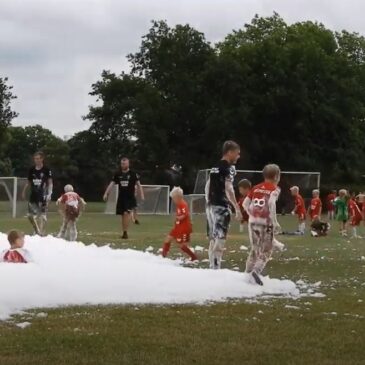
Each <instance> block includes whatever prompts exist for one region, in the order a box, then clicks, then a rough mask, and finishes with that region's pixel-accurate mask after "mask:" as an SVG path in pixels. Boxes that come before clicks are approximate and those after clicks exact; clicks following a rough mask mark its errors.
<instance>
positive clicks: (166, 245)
mask: <svg viewBox="0 0 365 365" xmlns="http://www.w3.org/2000/svg"><path fill="white" fill-rule="evenodd" d="M170 247H171V243H169V242H165V243H164V244H163V247H162V256H163V257H166V256H167V254H168V253H169V251H170Z"/></svg>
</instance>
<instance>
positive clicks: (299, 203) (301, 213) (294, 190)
mask: <svg viewBox="0 0 365 365" xmlns="http://www.w3.org/2000/svg"><path fill="white" fill-rule="evenodd" d="M290 192H291V195H292V196H293V197H294V203H295V207H294V210H293V211H292V213H291V214H292V215H295V214H296V215H297V216H298V230H297V233H298V234H300V235H304V232H305V216H306V210H305V203H304V199H303V197H302V196H301V195H300V193H299V187H298V186H292V187H291V188H290Z"/></svg>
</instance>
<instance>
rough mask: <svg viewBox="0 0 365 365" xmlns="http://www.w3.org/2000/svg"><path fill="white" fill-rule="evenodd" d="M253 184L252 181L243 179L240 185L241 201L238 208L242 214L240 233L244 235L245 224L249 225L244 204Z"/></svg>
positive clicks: (239, 200)
mask: <svg viewBox="0 0 365 365" xmlns="http://www.w3.org/2000/svg"><path fill="white" fill-rule="evenodd" d="M251 187H252V184H251V181H249V180H247V179H243V180H241V181H240V182H239V183H238V192H239V195H240V196H239V199H238V206H239V207H240V210H241V214H242V220H241V222H240V232H241V233H242V232H243V231H244V224H245V223H248V218H249V217H248V214H247V212H246V211H245V210H244V208H243V202H244V200H245V198H246V196H247V194H248V192H249V191H250V190H251Z"/></svg>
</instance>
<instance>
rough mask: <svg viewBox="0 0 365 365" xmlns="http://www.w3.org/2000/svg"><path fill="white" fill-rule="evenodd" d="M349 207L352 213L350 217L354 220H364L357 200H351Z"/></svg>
mask: <svg viewBox="0 0 365 365" xmlns="http://www.w3.org/2000/svg"><path fill="white" fill-rule="evenodd" d="M348 207H349V213H350V217H351V218H353V217H355V218H357V219H360V220H361V219H362V214H361V210H360V208H359V206H358V205H357V203H356V202H355V200H353V199H350V200H349V203H348Z"/></svg>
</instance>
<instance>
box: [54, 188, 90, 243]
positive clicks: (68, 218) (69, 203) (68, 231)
mask: <svg viewBox="0 0 365 365" xmlns="http://www.w3.org/2000/svg"><path fill="white" fill-rule="evenodd" d="M64 190H65V193H64V194H63V195H62V196H61V197H60V198H58V200H57V203H56V204H57V205H59V204H61V209H62V210H61V211H62V215H63V222H62V226H61V229H60V232H59V233H58V235H57V237H58V238H67V237H68V239H69V240H70V241H76V239H77V227H76V222H77V218H78V217H79V215H80V206H81V207H85V205H86V202H85V200H84V199H82V198H81V197H80V196H79V194H77V193H75V192H74V188H73V186H72V185H69V184H68V185H66V186H65V188H64Z"/></svg>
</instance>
